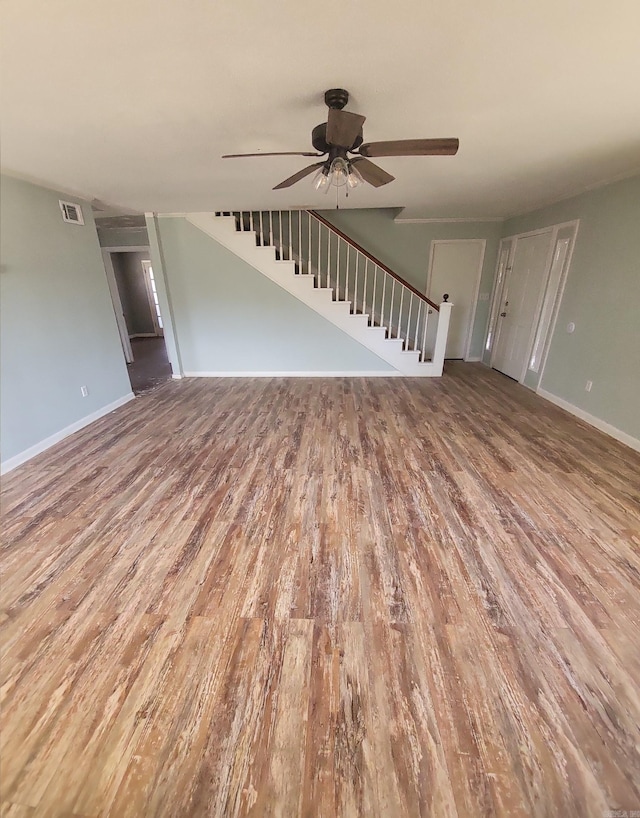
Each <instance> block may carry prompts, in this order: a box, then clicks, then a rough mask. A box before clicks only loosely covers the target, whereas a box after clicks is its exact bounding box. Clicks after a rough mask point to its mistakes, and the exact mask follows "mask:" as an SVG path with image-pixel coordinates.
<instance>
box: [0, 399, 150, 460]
mask: <svg viewBox="0 0 640 818" xmlns="http://www.w3.org/2000/svg"><path fill="white" fill-rule="evenodd" d="M134 398H135V395H134V394H133V392H127V394H126V395H123V396H122V397H121V398H118V399H117V400H114V401H112V402H111V403H108V404H107V405H106V406H103V407H102V408H101V409H96V411H95V412H91V414H90V415H85V417H83V418H80V420H76V421H75V423H72V424H70V425H69V426H65V428H64V429H61V430H60V431H59V432H56V433H55V434H53V435H50V436H49V437H45V439H44V440H41V441H40V442H39V443H36V444H35V445H33V446H30V447H29V448H28V449H25V450H24V451H22V452H20V453H19V454H16V455H14V457H10V458H9V459H8V460H5V461H3V462H2V463H1V464H0V474H7V472H10V471H13V469H15V468H17V467H18V466H21V465H22V464H23V463H26V462H27V460H31V458H32V457H35V456H36V455H38V454H41V453H42V452H44V451H46V450H47V449H50V448H51V447H52V446H54V445H55V444H56V443H59V442H60V441H61V440H64V439H65V437H69V435H72V434H73V433H74V432H78V431H79V430H80V429H83V428H84V427H85V426H89V424H91V423H93V422H94V421H96V420H99V419H100V418H101V417H104V416H105V415H108V414H109V413H110V412H113V411H114V410H115V409H118V408H119V407H120V406H124V404H125V403H129V401H132V400H133V399H134Z"/></svg>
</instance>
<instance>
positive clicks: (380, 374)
mask: <svg viewBox="0 0 640 818" xmlns="http://www.w3.org/2000/svg"><path fill="white" fill-rule="evenodd" d="M184 377H185V378H398V377H400V378H402V377H406V376H404V375H403V374H402V372H398V370H397V369H389V370H388V371H387V370H373V371H372V372H369V371H363V372H359V371H355V372H354V371H350V372H246V371H243V372H185V373H184Z"/></svg>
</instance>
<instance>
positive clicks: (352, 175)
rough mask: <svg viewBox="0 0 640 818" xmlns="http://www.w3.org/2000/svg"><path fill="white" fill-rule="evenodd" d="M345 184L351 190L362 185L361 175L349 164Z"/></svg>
mask: <svg viewBox="0 0 640 818" xmlns="http://www.w3.org/2000/svg"><path fill="white" fill-rule="evenodd" d="M347 184H348V185H349V187H350V188H351V189H353V188H354V187H358V186H359V185H363V184H364V179H363V178H362V174H361V173H360V171H359V170H358V168H357V167H356V166H355V165H354V164H352V163H351V162H350V163H349V175H348V176H347Z"/></svg>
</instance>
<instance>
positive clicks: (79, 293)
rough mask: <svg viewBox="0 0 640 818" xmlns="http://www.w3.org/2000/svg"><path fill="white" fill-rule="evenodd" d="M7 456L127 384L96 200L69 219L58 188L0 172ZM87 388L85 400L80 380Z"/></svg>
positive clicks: (121, 392) (0, 324) (0, 385)
mask: <svg viewBox="0 0 640 818" xmlns="http://www.w3.org/2000/svg"><path fill="white" fill-rule="evenodd" d="M0 197H1V202H0V204H1V207H0V231H1V232H0V238H1V247H0V250H1V256H2V266H1V270H2V274H1V275H0V290H1V307H0V333H1V347H0V356H1V381H0V400H1V416H2V426H1V435H2V460H3V462H5V461H7V460H9V459H10V458H13V457H16V456H17V455H20V454H21V453H22V452H24V451H25V450H27V449H29V448H31V447H32V446H36V445H37V444H39V443H40V442H41V441H43V440H45V439H46V438H48V437H50V436H51V435H54V434H56V433H58V432H60V431H62V430H63V429H65V428H66V427H67V426H70V425H71V424H73V423H75V422H77V421H79V420H81V419H82V418H84V417H86V416H87V415H90V414H92V413H94V412H96V411H99V410H100V409H102V408H103V407H105V406H107V405H109V404H111V403H113V402H114V401H116V400H118V399H119V398H122V397H124V396H125V395H127V394H129V393H130V392H131V385H130V383H129V378H128V376H127V369H126V365H125V362H124V356H123V353H122V347H121V344H120V338H119V335H118V329H117V326H116V320H115V314H114V311H113V306H112V303H111V297H110V295H109V289H108V286H107V279H106V275H105V271H104V266H103V263H102V255H101V252H100V247H99V245H98V239H97V236H96V229H95V225H94V222H93V217H92V214H91V207H90V206H89V204H88V203H86V202H78V203H79V204H81V206H82V212H83V214H84V219H85V224H84V226H79V225H75V224H65V222H63V221H62V216H61V213H60V207H59V205H58V199H59V198H63V199H65V200H68V199H69V196H68V195H64V196H63V195H62V194H59V193H56V192H55V191H53V190H48V189H45V188H42V187H38V186H36V185H33V184H29V183H27V182H23V181H20V180H18V179H14V178H12V177H9V176H4V175H3V176H2V178H1V180H0ZM85 385H86V386H87V387H88V388H89V395H88V397H86V398H83V397H82V396H81V394H80V387H81V386H85Z"/></svg>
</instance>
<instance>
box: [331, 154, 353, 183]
mask: <svg viewBox="0 0 640 818" xmlns="http://www.w3.org/2000/svg"><path fill="white" fill-rule="evenodd" d="M329 178H330V180H331V184H332V185H334V186H335V187H343V186H344V185H346V184H347V180H348V178H349V167H348V165H347V163H346V162H345V160H344V159H343V158H342V157H340V156H338V157H336V159H334V160H333V162H332V163H331V167H330V168H329Z"/></svg>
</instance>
